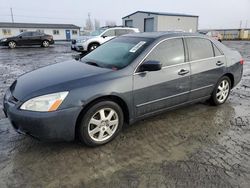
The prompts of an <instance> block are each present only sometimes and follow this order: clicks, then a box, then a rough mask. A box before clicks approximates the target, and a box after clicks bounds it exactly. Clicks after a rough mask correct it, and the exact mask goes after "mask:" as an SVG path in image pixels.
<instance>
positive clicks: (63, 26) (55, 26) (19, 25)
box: [0, 22, 80, 29]
mask: <svg viewBox="0 0 250 188" xmlns="http://www.w3.org/2000/svg"><path fill="white" fill-rule="evenodd" d="M0 28H49V29H80V27H78V26H76V25H73V24H43V23H11V22H0Z"/></svg>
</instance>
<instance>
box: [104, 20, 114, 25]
mask: <svg viewBox="0 0 250 188" xmlns="http://www.w3.org/2000/svg"><path fill="white" fill-rule="evenodd" d="M105 24H106V26H116V22H115V21H112V20H111V21H110V20H108V21H106V22H105Z"/></svg>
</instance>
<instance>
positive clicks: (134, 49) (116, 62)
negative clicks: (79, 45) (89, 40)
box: [81, 37, 152, 70]
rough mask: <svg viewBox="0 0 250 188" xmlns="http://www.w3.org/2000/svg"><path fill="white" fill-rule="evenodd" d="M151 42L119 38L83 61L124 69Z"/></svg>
mask: <svg viewBox="0 0 250 188" xmlns="http://www.w3.org/2000/svg"><path fill="white" fill-rule="evenodd" d="M151 42H152V39H150V38H141V37H140V38H139V37H118V38H115V39H113V40H111V41H109V42H107V43H104V44H103V45H101V46H100V47H98V48H97V49H95V50H94V51H93V52H91V53H89V54H88V55H86V56H85V57H83V58H82V59H81V61H82V62H84V63H88V64H92V65H95V66H99V67H103V68H110V69H115V70H116V69H122V68H124V67H126V66H128V65H129V64H130V63H131V62H132V61H133V60H134V59H135V58H136V57H138V55H139V54H140V53H142V52H143V51H144V50H145V49H146V48H147V47H148V46H149V44H150V43H151Z"/></svg>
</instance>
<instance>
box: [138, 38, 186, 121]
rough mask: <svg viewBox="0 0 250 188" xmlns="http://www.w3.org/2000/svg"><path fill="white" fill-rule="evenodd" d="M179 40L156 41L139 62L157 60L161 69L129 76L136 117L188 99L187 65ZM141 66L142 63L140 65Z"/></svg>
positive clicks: (181, 41)
mask: <svg viewBox="0 0 250 188" xmlns="http://www.w3.org/2000/svg"><path fill="white" fill-rule="evenodd" d="M185 59H186V58H185V50H184V45H183V39H182V38H175V39H168V40H164V41H162V42H160V43H159V44H158V45H157V46H156V47H155V48H154V49H153V50H152V51H151V52H150V53H149V55H148V56H147V57H146V58H145V60H144V61H143V62H147V61H159V62H161V63H162V69H161V70H159V71H155V72H140V71H139V70H140V66H139V67H138V68H137V70H136V72H135V73H134V76H133V99H134V107H135V109H136V110H135V115H136V117H140V116H143V115H146V114H150V113H152V112H155V111H160V110H162V109H166V108H170V107H173V106H176V105H179V104H182V103H185V102H187V101H188V99H189V92H190V64H189V63H187V62H186V61H185ZM142 64H143V63H142Z"/></svg>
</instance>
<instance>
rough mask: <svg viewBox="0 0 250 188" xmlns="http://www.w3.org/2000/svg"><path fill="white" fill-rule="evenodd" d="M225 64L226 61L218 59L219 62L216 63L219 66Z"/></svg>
mask: <svg viewBox="0 0 250 188" xmlns="http://www.w3.org/2000/svg"><path fill="white" fill-rule="evenodd" d="M223 64H224V63H223V62H221V61H217V63H216V65H217V66H221V65H223Z"/></svg>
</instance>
